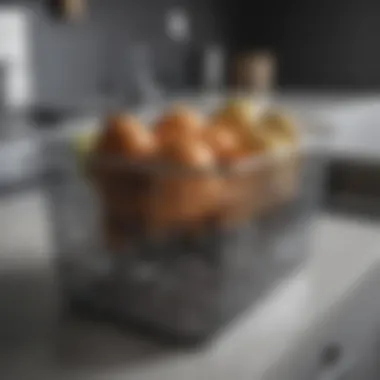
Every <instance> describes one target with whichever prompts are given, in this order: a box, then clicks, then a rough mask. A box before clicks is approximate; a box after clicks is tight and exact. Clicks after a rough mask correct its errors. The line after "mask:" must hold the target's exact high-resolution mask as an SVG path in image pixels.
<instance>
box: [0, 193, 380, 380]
mask: <svg viewBox="0 0 380 380" xmlns="http://www.w3.org/2000/svg"><path fill="white" fill-rule="evenodd" d="M42 202H43V201H42V197H41V195H40V194H38V193H31V194H29V195H25V196H23V197H22V198H17V197H14V198H12V197H11V198H7V199H4V200H1V201H0V216H1V217H0V224H1V225H0V227H1V228H0V235H1V236H0V251H1V261H2V265H1V266H0V267H1V269H0V275H4V274H6V273H7V272H8V273H11V274H12V278H16V277H17V274H18V273H24V274H25V273H28V272H31V273H36V274H37V277H38V278H39V285H38V286H36V287H35V289H33V288H31V287H29V286H28V285H24V287H23V288H20V289H19V295H20V297H21V298H19V299H20V300H21V299H22V297H24V298H25V300H26V299H27V300H28V301H27V303H23V304H21V305H20V304H16V303H15V302H13V301H14V299H16V298H17V297H16V295H15V294H14V293H12V302H10V303H9V310H7V312H8V313H9V314H10V315H13V316H14V319H15V321H14V323H15V325H16V326H17V323H20V325H21V324H22V325H23V327H25V326H24V325H25V320H24V319H23V318H24V317H25V318H29V320H30V322H28V324H29V325H30V326H29V328H34V330H35V331H37V332H39V333H41V332H43V331H44V329H47V327H46V326H49V321H51V319H52V318H53V317H54V315H55V305H56V300H57V298H56V293H55V292H54V290H53V289H54V286H53V285H54V277H53V274H52V268H51V266H50V262H49V253H50V252H51V246H50V243H49V239H48V235H47V233H48V229H47V228H46V227H48V226H47V224H46V220H45V219H44V209H43V203H42ZM312 246H313V249H312V252H311V256H310V260H309V262H308V263H307V266H306V267H305V268H304V269H302V270H301V271H300V272H298V273H296V274H294V276H291V277H290V278H289V279H288V280H287V281H285V282H284V283H282V284H281V286H279V287H278V288H277V289H274V290H273V291H272V293H271V294H269V295H268V296H267V297H266V298H265V299H263V300H262V302H261V303H260V304H256V305H255V306H254V308H253V309H252V310H248V311H247V312H246V313H245V314H244V315H242V316H241V318H240V319H239V320H236V321H235V322H234V323H233V324H232V325H231V326H230V327H229V328H228V329H226V330H224V331H223V332H222V333H221V334H220V335H219V336H218V337H217V338H215V340H214V341H213V342H211V343H210V344H208V346H207V347H204V348H202V349H198V350H196V351H193V352H183V351H180V350H177V351H176V352H170V351H169V350H167V349H166V350H165V349H163V348H162V347H159V346H157V345H156V344H154V343H153V342H150V341H148V340H145V339H142V338H140V337H138V336H132V335H131V334H127V333H121V332H120V331H119V330H117V329H115V328H112V327H110V326H105V325H99V324H90V323H84V322H79V321H71V322H68V323H66V324H65V325H64V326H61V329H60V330H58V331H56V333H58V336H56V339H52V340H50V344H49V345H46V344H45V343H43V342H35V343H33V344H32V343H31V342H29V344H26V345H24V346H22V347H18V348H17V349H16V348H15V349H14V350H8V354H7V355H5V356H4V355H2V356H1V355H0V368H1V364H2V363H3V364H4V363H7V366H5V367H4V368H6V369H7V370H8V371H9V372H7V373H6V375H7V376H1V372H0V378H6V379H7V380H8V379H29V378H37V379H41V378H43V377H44V375H45V374H46V378H47V379H51V380H53V379H61V378H62V379H77V378H78V379H83V378H90V379H107V380H116V379H128V380H140V379H141V380H150V379H152V380H153V379H154V380H160V379H162V380H164V379H165V380H169V379H181V380H186V379H189V380H190V379H191V380H193V379H199V380H203V379H204V380H206V379H210V378H218V379H221V380H223V379H226V380H227V379H228V380H229V379H232V378H236V379H239V380H245V379H247V380H248V379H250V380H251V379H261V378H263V376H264V374H265V373H266V371H267V370H268V369H269V368H270V367H271V366H273V364H274V363H276V362H277V361H278V360H280V359H281V357H283V356H284V355H286V353H287V352H288V351H289V350H291V349H294V347H295V346H296V345H297V342H299V341H300V339H301V338H302V336H303V333H304V332H305V331H306V330H307V329H308V330H310V329H312V328H313V325H314V324H315V323H317V321H318V320H320V319H321V318H323V315H324V313H325V312H326V311H327V310H329V309H331V308H334V307H335V305H336V304H337V301H338V300H341V299H342V298H343V297H344V296H345V295H347V294H349V293H350V289H352V288H353V287H354V286H358V284H360V280H361V279H364V278H365V277H366V275H367V274H368V273H369V271H370V270H371V269H373V268H374V267H376V266H377V265H378V264H379V259H380V224H378V223H370V222H366V221H359V220H347V219H341V218H337V217H332V216H328V215H323V216H321V218H320V219H319V220H318V221H317V222H316V225H315V233H314V237H313V244H312ZM0 277H1V276H0ZM3 296H4V294H0V297H3ZM2 301H3V302H4V300H2ZM12 308H13V309H14V310H13V314H12ZM31 310H32V312H31ZM17 319H18V321H19V322H17ZM34 322H36V323H37V325H36V326H38V327H31V326H33V323H34ZM26 327H28V326H26ZM57 342H60V348H61V351H60V352H61V354H60V355H59V356H58V357H59V358H60V360H58V359H57V356H54V353H56V352H57V351H53V350H52V346H51V345H53V346H54V347H55V345H56V343H57ZM0 352H1V351H0ZM26 373H27V374H28V376H29V377H25V374H26ZM34 375H35V376H36V377H33V376H34ZM271 380H272V379H271Z"/></svg>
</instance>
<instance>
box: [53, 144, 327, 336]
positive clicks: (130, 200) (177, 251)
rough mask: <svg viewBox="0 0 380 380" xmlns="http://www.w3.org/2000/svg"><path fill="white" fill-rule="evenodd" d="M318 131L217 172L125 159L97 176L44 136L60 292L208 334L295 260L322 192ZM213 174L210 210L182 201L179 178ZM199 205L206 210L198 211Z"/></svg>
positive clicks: (303, 255) (92, 310) (147, 324)
mask: <svg viewBox="0 0 380 380" xmlns="http://www.w3.org/2000/svg"><path fill="white" fill-rule="evenodd" d="M309 140H310V139H309ZM321 140H323V138H322V139H321V138H319V140H318V141H319V143H317V144H310V141H309V142H308V143H306V144H305V145H304V146H303V147H302V149H301V150H300V151H298V152H292V154H288V155H285V156H284V157H282V158H280V159H277V160H273V159H268V158H265V157H264V158H261V159H256V160H251V161H249V160H248V161H247V162H246V163H244V164H242V166H240V167H239V168H234V169H233V170H229V171H222V172H213V173H183V172H177V173H173V172H170V171H165V170H163V169H162V168H158V167H156V168H152V167H151V168H146V167H145V168H142V167H139V166H136V165H130V164H128V165H127V164H126V163H123V164H122V165H119V166H118V165H113V166H112V168H113V169H112V170H108V171H106V173H107V174H108V175H109V176H108V177H107V180H105V181H103V182H102V181H100V182H99V181H93V180H92V179H91V178H89V177H88V176H85V175H83V172H81V171H80V170H78V165H77V162H76V158H75V155H74V154H73V150H72V147H71V145H70V143H69V142H68V141H65V142H63V141H61V142H54V143H51V144H50V145H49V146H48V147H47V149H48V150H47V152H46V155H47V157H49V161H50V163H51V165H50V166H51V169H50V170H49V175H48V176H47V178H46V190H47V193H48V195H49V197H48V199H49V205H50V210H51V221H52V224H53V229H54V232H55V233H54V235H55V242H56V248H57V256H56V259H57V268H58V269H59V279H60V283H61V286H62V291H63V295H64V299H66V300H69V304H70V305H71V306H72V307H74V308H75V309H76V310H82V311H84V310H85V311H86V312H87V315H88V316H92V317H93V316H101V317H102V318H104V317H105V318H106V319H109V320H110V321H118V322H123V323H124V322H126V323H128V324H132V325H134V326H139V327H141V328H142V329H143V330H144V331H148V332H150V333H158V334H161V336H166V337H170V338H174V339H176V341H179V342H193V341H199V340H202V339H205V338H206V337H208V336H210V334H211V333H213V332H215V331H216V330H217V329H219V328H220V327H222V326H224V325H225V324H226V323H227V322H229V321H231V320H232V319H233V318H234V317H235V316H237V315H239V314H240V313H241V312H242V311H243V310H244V309H246V308H247V307H248V306H251V305H252V304H253V303H254V302H255V301H257V300H258V299H259V298H260V297H261V296H263V295H264V294H265V292H267V291H269V290H270V289H271V288H273V286H275V285H276V284H278V282H279V281H281V279H284V278H285V277H286V276H288V275H290V273H291V272H293V271H295V270H296V269H297V268H299V266H300V265H301V264H303V263H305V260H306V259H307V252H308V241H309V233H310V231H311V227H312V222H313V217H314V216H315V215H316V213H317V211H318V207H319V204H320V200H321V196H322V194H323V192H322V188H323V179H324V166H325V161H326V159H325V154H324V153H323V150H321V144H320V142H321ZM314 141H315V138H314ZM103 164H104V163H103ZM94 167H96V168H97V170H98V173H99V170H100V169H101V168H103V169H104V165H103V166H102V164H101V163H100V164H99V162H98V163H97V164H96V165H95V166H93V168H94ZM106 167H108V169H109V168H110V166H109V163H107V165H106ZM116 168H117V169H116ZM100 172H101V171H100ZM102 173H104V171H103V172H102ZM96 178H97V179H99V178H100V177H99V176H97V177H96ZM112 178H113V179H112ZM216 180H221V181H223V186H222V188H223V196H221V197H220V198H219V199H218V202H219V203H218V207H214V208H213V207H211V203H210V204H208V203H207V202H209V201H206V198H204V199H203V203H202V199H201V198H202V197H201V196H198V197H197V198H199V199H197V201H196V202H195V203H193V204H191V205H190V207H189V204H188V205H186V204H184V203H186V201H185V200H186V196H187V195H188V192H187V193H186V188H187V185H189V186H190V188H191V186H195V188H196V186H201V185H202V184H203V185H204V184H205V183H207V181H209V182H210V183H211V182H212V181H216ZM112 181H116V182H115V183H113V182H112ZM117 181H119V182H117ZM168 181H174V182H173V183H174V184H175V185H176V186H177V187H175V186H174V185H173V186H174V187H173V188H174V189H176V190H175V191H172V192H171V193H170V192H165V184H166V185H167V184H168V183H169V182H168ZM284 183H287V184H288V185H289V184H291V186H290V187H289V186H287V187H286V186H285V187H284V186H282V185H283V184H284ZM281 184H282V185H281ZM102 185H104V186H105V187H104V186H103V187H102ZM281 186H282V187H281ZM112 189H114V190H112ZM115 189H116V190H115ZM289 189H290V190H289ZM107 191H108V193H107ZM112 191H114V193H112ZM198 191H199V187H198ZM181 192H183V193H181ZM105 194H107V195H105ZM110 194H111V195H110ZM178 194H179V195H178ZM198 194H202V192H200V193H198ZM284 195H285V196H284ZM165 197H166V198H165ZM170 197H172V203H171V210H175V211H174V212H172V213H170V212H168V213H167V214H165V205H169V204H170ZM181 197H182V198H181ZM123 202H124V203H123ZM160 203H161V207H160ZM200 204H202V205H203V206H204V205H205V204H207V205H209V206H210V210H209V211H207V212H206V211H204V212H199V213H197V210H198V209H199V210H200V209H201V208H199V207H198V206H199V205H200ZM177 206H178V207H177ZM182 206H184V207H182ZM185 206H187V207H185ZM214 206H215V205H214ZM181 207H182V208H181ZM167 209H168V207H166V210H167ZM215 210H216V211H215ZM160 212H161V214H160ZM162 212H163V213H162ZM112 223H114V224H112ZM110 226H111V227H110ZM112 226H113V227H112Z"/></svg>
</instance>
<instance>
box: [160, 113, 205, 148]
mask: <svg viewBox="0 0 380 380" xmlns="http://www.w3.org/2000/svg"><path fill="white" fill-rule="evenodd" d="M203 125H204V120H203V118H202V117H201V115H199V114H198V113H197V112H196V111H194V110H192V109H190V108H187V107H184V106H176V107H173V108H172V109H171V110H169V111H167V112H166V113H165V114H164V115H163V116H162V117H161V118H160V119H159V120H158V121H157V123H156V125H155V127H154V132H155V134H156V136H157V138H158V140H159V142H160V144H161V145H163V146H167V145H171V144H173V143H174V144H175V143H177V142H178V141H182V140H188V139H193V138H197V137H199V136H200V134H201V131H202V127H203Z"/></svg>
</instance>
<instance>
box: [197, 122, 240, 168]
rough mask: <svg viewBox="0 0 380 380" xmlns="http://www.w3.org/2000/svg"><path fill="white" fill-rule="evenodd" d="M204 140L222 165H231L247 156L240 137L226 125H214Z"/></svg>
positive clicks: (206, 132) (205, 133)
mask: <svg viewBox="0 0 380 380" xmlns="http://www.w3.org/2000/svg"><path fill="white" fill-rule="evenodd" d="M204 139H205V141H206V143H207V144H208V145H209V146H210V147H211V149H212V150H213V152H214V154H215V156H216V157H217V158H218V160H219V161H220V162H221V163H231V162H233V161H234V160H236V159H238V158H240V157H242V156H244V155H245V149H244V146H243V144H242V142H241V139H240V137H239V135H238V134H237V133H235V132H234V131H233V130H232V128H231V127H229V126H226V125H225V124H224V123H220V122H218V123H214V124H212V125H211V126H210V127H208V128H206V129H205V131H204Z"/></svg>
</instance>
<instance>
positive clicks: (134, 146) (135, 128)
mask: <svg viewBox="0 0 380 380" xmlns="http://www.w3.org/2000/svg"><path fill="white" fill-rule="evenodd" d="M156 149H157V143H156V141H155V138H154V136H153V134H152V133H151V132H150V131H148V130H147V129H146V128H145V127H144V126H143V125H142V124H141V123H140V122H139V120H138V119H136V118H135V117H133V116H130V115H112V116H110V117H108V119H107V121H106V125H105V129H104V131H103V132H102V134H101V136H100V140H99V144H98V149H97V152H98V153H100V154H105V155H118V156H123V157H127V158H132V159H145V158H148V157H150V156H152V155H153V154H154V153H155V151H156Z"/></svg>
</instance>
